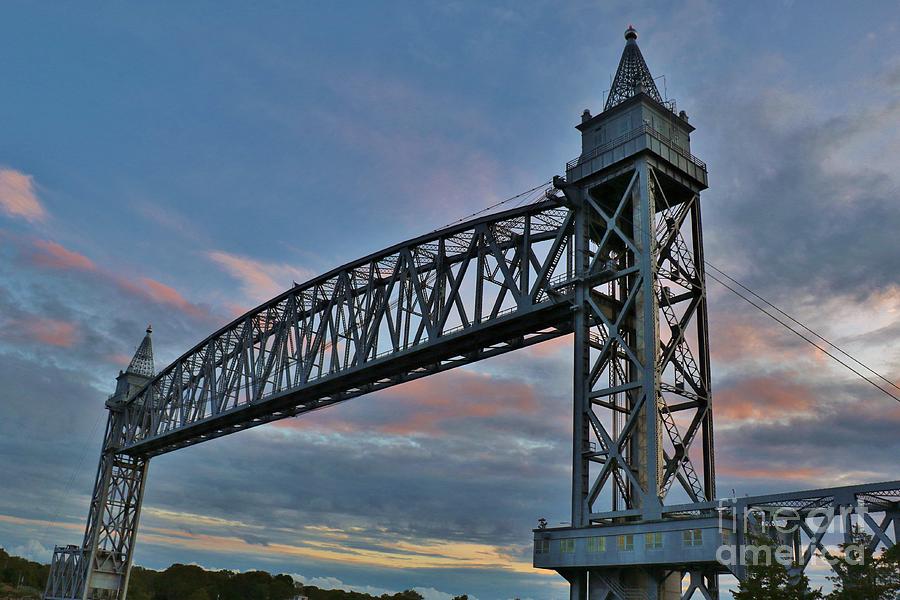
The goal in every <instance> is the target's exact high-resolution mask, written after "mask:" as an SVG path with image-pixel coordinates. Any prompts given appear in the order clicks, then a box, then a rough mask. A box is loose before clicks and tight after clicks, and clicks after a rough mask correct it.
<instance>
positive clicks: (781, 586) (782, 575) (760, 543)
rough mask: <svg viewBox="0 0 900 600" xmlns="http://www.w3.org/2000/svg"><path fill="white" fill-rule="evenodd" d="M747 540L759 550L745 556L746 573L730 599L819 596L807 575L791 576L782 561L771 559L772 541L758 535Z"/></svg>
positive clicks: (786, 599) (777, 599)
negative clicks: (812, 587) (810, 584)
mask: <svg viewBox="0 0 900 600" xmlns="http://www.w3.org/2000/svg"><path fill="white" fill-rule="evenodd" d="M751 543H752V544H753V545H754V546H756V547H757V548H758V549H761V550H762V551H760V552H757V553H751V554H749V555H748V556H747V557H746V559H747V561H748V563H750V564H748V565H747V577H746V578H745V579H744V580H743V581H740V582H739V583H738V590H737V591H736V592H735V593H734V600H821V598H822V592H821V591H820V590H812V589H811V588H810V587H809V578H807V577H806V575H803V574H800V575H799V576H797V577H796V578H792V577H791V575H790V573H789V572H788V569H787V567H786V566H785V565H783V564H781V563H780V562H779V561H777V560H775V557H776V545H775V543H774V542H773V541H772V540H771V539H769V538H767V537H762V536H756V537H753V538H752V540H751Z"/></svg>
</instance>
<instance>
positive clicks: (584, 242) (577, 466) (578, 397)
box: [568, 188, 591, 600]
mask: <svg viewBox="0 0 900 600" xmlns="http://www.w3.org/2000/svg"><path fill="white" fill-rule="evenodd" d="M573 191H574V194H573V195H574V196H575V197H574V198H573V200H574V207H573V210H574V211H575V232H574V240H573V241H574V246H575V256H574V258H575V277H576V279H575V299H574V304H573V306H572V310H574V311H575V314H574V318H573V328H574V334H575V336H574V337H575V339H574V355H575V356H574V364H573V385H572V389H573V402H572V405H573V421H572V527H586V526H587V525H589V524H590V516H589V514H590V502H589V500H588V490H589V489H590V481H589V480H590V470H589V469H590V463H589V460H588V458H587V453H588V451H589V450H590V431H589V427H590V417H589V415H588V411H589V410H590V398H589V395H588V394H589V391H590V381H589V377H588V372H589V370H590V359H591V356H590V352H591V348H590V345H589V333H590V332H589V327H590V323H589V321H588V317H587V315H588V306H587V305H586V302H585V300H586V298H587V294H588V290H589V287H588V286H589V283H588V281H587V266H588V264H589V258H588V234H589V231H588V226H589V218H588V208H587V206H586V202H585V193H586V192H585V190H584V189H582V188H576V189H575V190H573ZM568 580H569V598H570V600H587V597H588V589H587V584H588V581H587V571H581V572H577V573H574V574H573V575H572V576H571V577H569V578H568Z"/></svg>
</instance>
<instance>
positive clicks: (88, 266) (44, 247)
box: [29, 240, 97, 271]
mask: <svg viewBox="0 0 900 600" xmlns="http://www.w3.org/2000/svg"><path fill="white" fill-rule="evenodd" d="M34 247H35V252H34V253H33V254H31V256H30V257H29V259H30V260H31V262H32V264H35V265H37V266H40V267H47V268H51V269H71V270H73V271H94V270H96V268H97V267H96V266H95V265H94V263H93V262H92V261H91V259H89V258H88V257H86V256H84V255H83V254H79V253H77V252H74V251H72V250H69V249H68V248H65V247H63V246H62V245H60V244H57V243H56V242H51V241H48V240H35V242H34Z"/></svg>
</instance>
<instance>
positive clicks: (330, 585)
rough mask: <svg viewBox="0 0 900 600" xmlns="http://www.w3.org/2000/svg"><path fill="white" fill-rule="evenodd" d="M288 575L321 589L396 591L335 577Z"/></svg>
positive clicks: (369, 591)
mask: <svg viewBox="0 0 900 600" xmlns="http://www.w3.org/2000/svg"><path fill="white" fill-rule="evenodd" d="M290 576H291V577H292V578H293V579H294V581H296V582H297V583H302V584H303V585H312V586H315V587H317V588H320V589H323V590H344V591H347V592H359V593H361V594H371V595H373V596H381V595H383V594H391V595H392V594H395V593H396V591H391V590H386V589H384V588H379V587H373V586H371V585H353V584H349V583H344V582H343V581H341V580H340V579H338V578H337V577H307V576H305V575H300V574H299V573H291V574H290Z"/></svg>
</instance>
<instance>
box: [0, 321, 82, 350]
mask: <svg viewBox="0 0 900 600" xmlns="http://www.w3.org/2000/svg"><path fill="white" fill-rule="evenodd" d="M0 337H4V338H7V339H10V340H15V341H21V342H37V343H39V344H45V345H47V346H56V347H58V348H71V347H72V346H74V345H75V342H76V341H77V338H78V328H77V326H76V325H75V323H70V322H69V321H63V320H61V319H50V318H46V317H38V316H36V315H27V314H25V315H21V316H18V317H17V318H13V319H8V320H7V321H6V322H5V323H3V324H2V327H0Z"/></svg>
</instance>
